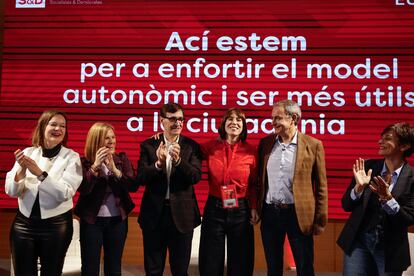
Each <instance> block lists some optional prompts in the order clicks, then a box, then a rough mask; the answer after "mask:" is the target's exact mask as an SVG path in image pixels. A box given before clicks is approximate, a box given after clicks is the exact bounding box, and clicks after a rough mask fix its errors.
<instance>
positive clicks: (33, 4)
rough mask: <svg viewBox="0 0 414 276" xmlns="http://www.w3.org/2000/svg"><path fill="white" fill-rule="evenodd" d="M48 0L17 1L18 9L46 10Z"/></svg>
mask: <svg viewBox="0 0 414 276" xmlns="http://www.w3.org/2000/svg"><path fill="white" fill-rule="evenodd" d="M45 7H46V0H16V8H45Z"/></svg>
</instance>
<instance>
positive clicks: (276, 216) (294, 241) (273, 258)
mask: <svg viewBox="0 0 414 276" xmlns="http://www.w3.org/2000/svg"><path fill="white" fill-rule="evenodd" d="M260 229H261V231H262V242H263V248H264V251H265V256H266V263H267V269H268V271H267V275H268V276H282V275H283V245H284V243H285V236H286V234H287V236H288V239H289V243H290V247H291V248H292V253H293V258H294V259H295V263H296V271H297V275H299V276H313V275H315V273H314V269H313V236H312V235H304V234H303V233H302V231H301V230H300V227H299V224H298V219H297V217H296V212H295V207H294V205H293V204H292V205H291V206H290V207H288V208H285V209H282V208H277V207H276V206H274V205H269V204H266V203H264V204H263V211H262V224H261V226H260Z"/></svg>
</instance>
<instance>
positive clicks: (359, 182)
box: [352, 158, 372, 194]
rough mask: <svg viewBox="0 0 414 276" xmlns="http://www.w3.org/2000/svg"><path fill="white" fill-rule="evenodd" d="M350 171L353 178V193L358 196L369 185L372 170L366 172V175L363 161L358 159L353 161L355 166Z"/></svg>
mask: <svg viewBox="0 0 414 276" xmlns="http://www.w3.org/2000/svg"><path fill="white" fill-rule="evenodd" d="M352 171H353V173H354V177H355V182H356V184H355V192H357V193H358V194H360V193H362V191H363V190H364V188H365V187H366V186H367V185H368V184H369V182H370V180H371V174H372V170H371V169H370V170H369V171H368V174H367V173H366V172H365V165H364V159H362V158H359V159H357V160H355V164H354V165H353V167H352Z"/></svg>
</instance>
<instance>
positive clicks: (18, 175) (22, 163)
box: [14, 149, 27, 181]
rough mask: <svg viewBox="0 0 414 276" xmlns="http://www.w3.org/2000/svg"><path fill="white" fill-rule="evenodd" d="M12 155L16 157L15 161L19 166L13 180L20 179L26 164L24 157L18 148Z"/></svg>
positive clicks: (24, 174)
mask: <svg viewBox="0 0 414 276" xmlns="http://www.w3.org/2000/svg"><path fill="white" fill-rule="evenodd" d="M14 157H15V158H16V162H17V163H18V164H19V165H20V168H18V169H17V172H16V175H15V176H14V181H20V180H21V179H23V178H24V177H25V176H26V170H27V167H26V164H25V159H24V153H23V151H21V150H20V149H18V150H16V151H15V152H14Z"/></svg>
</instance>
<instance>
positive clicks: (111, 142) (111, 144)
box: [104, 129, 116, 154]
mask: <svg viewBox="0 0 414 276" xmlns="http://www.w3.org/2000/svg"><path fill="white" fill-rule="evenodd" d="M104 146H105V147H107V148H108V149H109V152H110V153H112V154H114V153H115V146H116V137H115V133H114V131H113V130H112V129H108V131H107V132H106V135H105V141H104Z"/></svg>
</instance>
